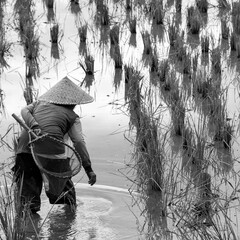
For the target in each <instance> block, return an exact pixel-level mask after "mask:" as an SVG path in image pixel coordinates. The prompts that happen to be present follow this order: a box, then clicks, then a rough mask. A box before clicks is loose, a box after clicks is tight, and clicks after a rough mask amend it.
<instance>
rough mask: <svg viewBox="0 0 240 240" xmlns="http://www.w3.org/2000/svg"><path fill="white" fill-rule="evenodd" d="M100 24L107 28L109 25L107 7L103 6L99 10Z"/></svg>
mask: <svg viewBox="0 0 240 240" xmlns="http://www.w3.org/2000/svg"><path fill="white" fill-rule="evenodd" d="M100 14H101V24H102V25H103V26H108V25H109V14H108V7H107V6H106V5H105V4H103V5H102V9H101V13H100Z"/></svg>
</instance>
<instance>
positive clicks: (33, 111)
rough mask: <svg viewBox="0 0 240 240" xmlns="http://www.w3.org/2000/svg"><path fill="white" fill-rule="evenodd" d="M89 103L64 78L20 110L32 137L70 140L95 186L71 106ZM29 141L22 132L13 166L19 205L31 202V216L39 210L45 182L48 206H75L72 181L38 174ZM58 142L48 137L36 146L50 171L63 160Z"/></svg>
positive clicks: (62, 152) (62, 146)
mask: <svg viewBox="0 0 240 240" xmlns="http://www.w3.org/2000/svg"><path fill="white" fill-rule="evenodd" d="M92 101H93V98H92V97H91V96H90V95H88V94H87V93H86V92H85V91H83V90H82V89H81V88H80V87H78V86H77V85H76V84H74V83H73V82H72V81H71V80H70V79H69V78H68V77H65V78H63V79H62V80H61V81H59V82H58V83H57V84H56V85H54V86H53V87H52V88H50V89H49V90H48V91H47V92H46V93H45V94H43V95H42V96H41V97H39V99H38V101H36V102H33V103H32V104H30V105H28V106H26V107H25V108H23V109H22V110H21V115H22V118H23V119H24V121H25V123H26V124H27V125H28V127H30V128H31V129H32V130H33V132H34V133H35V134H37V135H42V134H45V133H48V134H49V136H52V137H54V138H56V139H58V140H60V141H59V142H63V141H64V138H66V136H67V135H68V136H69V137H70V139H71V141H72V143H73V147H74V148H75V150H76V151H77V152H78V154H79V155H80V157H81V159H82V166H83V168H84V170H85V172H86V174H87V176H88V178H89V184H90V185H93V184H95V182H96V174H95V173H94V171H93V170H92V167H91V161H90V157H89V154H88V151H87V148H86V145H85V141H84V138H83V134H82V127H81V122H80V118H79V116H78V115H77V114H76V113H75V112H74V107H75V106H76V105H79V104H86V103H90V102H92ZM29 140H30V139H29V133H28V132H27V131H26V130H23V131H22V133H21V135H20V137H19V141H18V146H17V152H16V161H15V165H14V167H13V172H14V181H15V182H16V183H17V184H16V185H17V188H18V190H19V192H21V204H22V205H24V204H27V203H28V204H29V203H30V210H31V211H32V212H33V213H36V212H37V211H39V210H40V206H41V199H40V195H41V191H42V185H43V183H44V187H45V192H46V195H47V197H48V198H49V202H50V203H51V204H68V205H71V206H74V207H76V193H75V189H74V185H73V182H72V180H71V178H70V177H69V178H59V177H54V176H50V175H49V174H45V173H43V172H41V171H40V170H39V168H38V167H37V165H36V164H35V162H34V159H33V156H32V154H31V150H30V148H29V145H28V143H29ZM59 142H57V141H55V142H53V141H52V142H48V138H45V139H44V141H42V144H40V145H39V148H40V150H41V151H42V152H41V153H42V154H43V156H45V157H46V158H47V159H48V160H49V163H53V164H52V166H51V167H52V169H57V168H58V161H61V159H63V158H64V157H63V156H64V154H65V148H64V147H65V145H63V144H62V145H60V144H59ZM41 148H42V149H41ZM53 159H56V161H53Z"/></svg>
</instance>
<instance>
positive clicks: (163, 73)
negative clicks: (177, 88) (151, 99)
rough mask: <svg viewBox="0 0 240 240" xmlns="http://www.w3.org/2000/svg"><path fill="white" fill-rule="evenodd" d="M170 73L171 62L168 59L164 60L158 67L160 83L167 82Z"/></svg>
mask: <svg viewBox="0 0 240 240" xmlns="http://www.w3.org/2000/svg"><path fill="white" fill-rule="evenodd" d="M168 72H169V61H168V59H166V60H163V61H162V62H160V64H159V67H158V71H157V73H158V77H159V81H160V82H165V81H166V78H167V75H168Z"/></svg>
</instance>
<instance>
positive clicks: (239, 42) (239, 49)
mask: <svg viewBox="0 0 240 240" xmlns="http://www.w3.org/2000/svg"><path fill="white" fill-rule="evenodd" d="M236 51H237V58H240V36H236Z"/></svg>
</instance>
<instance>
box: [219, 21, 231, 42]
mask: <svg viewBox="0 0 240 240" xmlns="http://www.w3.org/2000/svg"><path fill="white" fill-rule="evenodd" d="M221 30H222V38H223V39H225V40H228V39H229V36H230V29H229V26H228V20H227V19H226V18H221Z"/></svg>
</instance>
